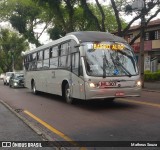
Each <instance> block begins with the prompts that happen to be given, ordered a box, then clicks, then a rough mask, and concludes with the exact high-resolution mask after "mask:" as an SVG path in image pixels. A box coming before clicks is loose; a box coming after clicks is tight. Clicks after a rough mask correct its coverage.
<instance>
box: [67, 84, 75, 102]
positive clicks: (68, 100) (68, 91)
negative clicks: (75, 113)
mask: <svg viewBox="0 0 160 150" xmlns="http://www.w3.org/2000/svg"><path fill="white" fill-rule="evenodd" d="M65 100H66V102H67V103H68V104H73V98H72V97H71V89H70V88H69V84H68V83H67V84H66V86H65Z"/></svg>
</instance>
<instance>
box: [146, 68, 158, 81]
mask: <svg viewBox="0 0 160 150" xmlns="http://www.w3.org/2000/svg"><path fill="white" fill-rule="evenodd" d="M158 80H160V70H158V71H157V72H151V71H149V70H146V71H145V72H144V81H158Z"/></svg>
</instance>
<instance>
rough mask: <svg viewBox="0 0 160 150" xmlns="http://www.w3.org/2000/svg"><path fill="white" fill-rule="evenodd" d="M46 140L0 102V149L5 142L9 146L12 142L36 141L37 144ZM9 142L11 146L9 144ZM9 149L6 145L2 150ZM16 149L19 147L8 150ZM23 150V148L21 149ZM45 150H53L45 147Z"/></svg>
mask: <svg viewBox="0 0 160 150" xmlns="http://www.w3.org/2000/svg"><path fill="white" fill-rule="evenodd" d="M46 140H47V139H46V137H43V136H42V133H41V132H40V131H39V130H38V129H36V128H35V129H34V127H32V126H31V125H29V123H28V122H27V120H25V119H24V118H22V117H21V116H20V115H19V114H18V113H16V112H15V111H14V110H13V109H12V108H10V106H8V105H7V104H6V103H4V102H3V101H1V100H0V147H2V146H3V147H4V146H5V145H6V144H5V143H6V142H8V143H9V145H12V144H13V143H14V142H25V141H26V142H36V141H37V143H41V142H42V141H46ZM11 142H12V144H10V143H11ZM8 143H7V144H8ZM39 146H40V145H39ZM9 147H10V146H8V145H7V146H6V147H5V148H3V149H6V148H7V149H9ZM17 148H18V149H19V147H16V148H13V146H12V148H11V147H10V149H17ZM26 148H27V147H26ZM30 148H31V147H30ZM0 149H2V148H0ZM23 149H25V148H24V147H23ZM27 149H28V148H27ZM32 149H33V147H32ZM45 149H53V147H52V148H49V147H46V148H45Z"/></svg>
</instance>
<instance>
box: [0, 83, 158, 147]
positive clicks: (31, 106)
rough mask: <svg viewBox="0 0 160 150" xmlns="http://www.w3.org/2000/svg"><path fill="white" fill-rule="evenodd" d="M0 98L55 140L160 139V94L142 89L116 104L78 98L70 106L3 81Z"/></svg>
mask: <svg viewBox="0 0 160 150" xmlns="http://www.w3.org/2000/svg"><path fill="white" fill-rule="evenodd" d="M0 99H1V100H3V101H4V102H6V103H7V104H8V105H10V106H11V107H12V108H13V109H15V110H16V111H19V113H20V114H21V115H22V116H23V117H25V118H27V119H28V120H30V121H31V122H32V123H33V124H34V125H36V126H37V128H40V129H41V130H43V132H45V133H46V134H48V135H49V136H50V137H51V138H53V140H59V141H65V140H69V141H71V140H72V141H160V93H155V92H147V91H143V92H142V96H141V97H137V98H127V99H124V98H122V99H116V100H115V101H114V103H108V102H106V101H80V100H77V102H76V104H74V105H69V104H67V103H66V102H65V101H64V100H63V99H62V98H61V97H59V96H55V95H51V94H44V93H40V94H39V95H33V94H32V93H31V91H29V90H28V89H26V88H17V89H11V88H10V87H8V86H4V85H3V83H2V82H1V81H0ZM109 149H110V148H109ZM112 149H114V148H112ZM115 149H117V148H115ZM123 149H124V148H123ZM126 149H128V148H126ZM149 149H151V148H149ZM154 149H156V148H154Z"/></svg>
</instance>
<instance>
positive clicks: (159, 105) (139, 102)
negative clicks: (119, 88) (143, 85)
mask: <svg viewBox="0 0 160 150" xmlns="http://www.w3.org/2000/svg"><path fill="white" fill-rule="evenodd" d="M118 100H121V101H126V102H129V103H136V104H142V105H148V106H152V107H158V108H160V104H155V103H149V102H142V101H136V100H131V99H125V98H118Z"/></svg>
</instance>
